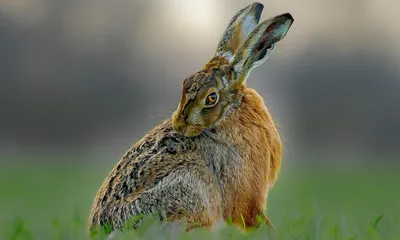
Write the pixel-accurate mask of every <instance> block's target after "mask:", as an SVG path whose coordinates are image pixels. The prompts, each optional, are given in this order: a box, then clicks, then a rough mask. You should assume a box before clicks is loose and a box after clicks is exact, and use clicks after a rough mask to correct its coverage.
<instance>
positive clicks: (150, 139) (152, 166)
mask: <svg viewBox="0 0 400 240" xmlns="http://www.w3.org/2000/svg"><path fill="white" fill-rule="evenodd" d="M194 141H195V140H194V139H190V138H184V137H181V136H179V135H177V134H176V133H175V132H174V131H173V130H172V126H171V121H170V120H167V121H165V122H164V123H162V124H160V125H158V126H157V127H155V128H154V129H153V130H151V131H150V132H149V133H148V134H147V135H146V136H144V137H143V138H142V139H141V140H140V141H139V142H137V143H136V144H135V145H134V146H132V148H131V149H129V150H128V151H127V152H126V154H125V155H124V156H123V157H122V159H121V160H120V161H119V162H118V163H117V164H116V165H115V166H114V168H113V170H112V171H111V172H110V174H109V175H108V177H107V178H106V179H105V181H104V183H103V185H102V187H101V188H100V189H99V191H98V193H97V196H96V199H95V202H94V204H93V207H92V214H91V221H92V223H93V224H95V225H98V224H100V225H101V224H104V223H105V222H107V221H106V219H110V218H112V217H113V216H112V215H114V216H115V214H116V213H115V211H116V210H117V209H121V207H122V205H123V204H129V203H130V204H133V203H134V202H135V201H136V200H140V199H141V198H144V197H148V196H154V197H157V196H159V198H162V197H163V196H162V195H159V194H153V193H154V192H155V191H154V189H155V188H157V191H158V190H161V191H160V193H162V192H163V191H164V190H163V189H165V190H167V191H170V190H168V189H172V188H174V189H176V188H177V187H179V186H184V188H185V189H186V190H185V191H186V192H187V189H188V188H190V187H195V186H196V185H199V184H200V185H202V184H204V183H205V182H208V181H209V179H210V178H208V177H207V175H209V173H208V170H207V169H208V168H207V164H206V162H205V160H204V159H202V156H201V154H199V152H198V151H196V149H195V143H194ZM207 184H209V182H208V183H207ZM182 190H184V189H182ZM174 191H175V190H174ZM164 192H165V191H164ZM144 194H145V195H146V196H144ZM193 194H194V193H193ZM155 200H156V201H159V200H157V199H155ZM141 202H142V203H143V200H142V201H141ZM142 208H143V206H142ZM120 212H123V210H120ZM114 225H115V224H114Z"/></svg>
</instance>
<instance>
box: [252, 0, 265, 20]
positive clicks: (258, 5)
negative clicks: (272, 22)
mask: <svg viewBox="0 0 400 240" xmlns="http://www.w3.org/2000/svg"><path fill="white" fill-rule="evenodd" d="M263 9H264V5H262V4H261V3H259V2H255V3H253V11H254V16H255V17H256V19H257V21H260V18H261V13H262V11H263Z"/></svg>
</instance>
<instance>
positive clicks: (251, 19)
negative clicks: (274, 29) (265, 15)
mask: <svg viewBox="0 0 400 240" xmlns="http://www.w3.org/2000/svg"><path fill="white" fill-rule="evenodd" d="M263 8H264V6H263V5H262V4H261V3H257V2H255V3H252V4H250V5H248V6H247V7H245V8H243V9H241V10H239V11H238V12H237V13H236V14H235V15H234V16H233V18H232V20H231V21H230V22H229V24H228V27H227V28H226V30H225V32H224V34H223V35H222V38H221V40H220V42H219V44H218V47H217V51H216V53H215V56H219V57H226V58H227V59H228V61H229V62H232V60H233V56H234V55H235V53H236V51H237V50H238V49H239V47H240V46H241V45H242V44H243V42H244V41H245V40H246V38H247V36H248V35H249V34H250V32H251V31H253V29H254V28H255V27H256V26H257V24H258V22H259V21H260V16H261V12H262V10H263Z"/></svg>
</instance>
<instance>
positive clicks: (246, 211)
mask: <svg viewBox="0 0 400 240" xmlns="http://www.w3.org/2000/svg"><path fill="white" fill-rule="evenodd" d="M262 9H263V6H262V4H260V3H253V4H251V5H249V6H247V7H246V8H243V9H241V10H240V11H238V12H237V13H236V14H235V16H234V17H233V19H232V20H231V22H230V23H229V25H228V27H227V29H226V30H225V33H224V34H223V37H222V39H221V41H220V43H219V45H218V47H217V50H216V53H215V56H214V57H212V59H211V60H210V61H209V62H208V63H207V64H206V65H205V66H204V67H203V68H202V69H201V70H200V71H198V72H196V73H194V74H192V75H190V76H189V77H187V78H186V79H185V80H184V81H183V85H182V95H181V100H180V102H179V105H178V107H177V110H176V111H175V112H174V114H173V115H172V116H171V118H170V119H168V120H166V121H164V122H163V123H161V124H160V125H158V126H156V127H155V128H154V129H153V130H151V131H150V132H149V133H147V134H146V135H145V136H144V137H143V138H142V139H141V140H140V141H138V142H137V143H136V144H135V145H133V146H132V147H131V148H130V149H129V150H128V151H127V152H126V153H125V155H124V156H123V157H122V159H121V160H120V161H119V162H118V163H117V164H116V165H115V167H114V168H113V169H112V171H111V172H110V174H109V175H108V176H107V178H106V179H105V180H104V182H103V185H102V186H101V187H100V189H99V190H98V193H97V195H96V198H95V200H94V202H93V206H92V210H91V213H90V218H89V223H90V224H89V225H90V229H96V228H98V227H100V226H104V225H109V226H111V230H115V229H121V228H122V227H123V226H124V225H125V224H126V223H127V222H128V221H129V220H130V219H131V218H132V217H135V216H138V215H142V214H144V215H146V214H150V213H159V216H160V219H161V220H163V222H164V223H165V225H164V226H165V228H166V229H169V231H170V232H180V231H181V230H190V229H192V228H194V227H199V226H201V227H206V228H208V229H209V230H213V229H215V228H216V227H217V226H219V225H220V224H221V222H223V221H226V220H228V219H230V220H232V222H233V223H234V224H237V225H239V226H241V227H244V228H248V227H254V226H258V224H259V222H258V220H257V216H259V215H261V216H263V217H264V221H265V223H266V224H268V225H271V223H270V221H269V219H268V217H267V216H266V215H265V211H266V198H267V195H268V191H269V189H270V188H271V187H272V186H273V185H274V183H275V181H276V179H277V176H278V173H279V170H280V166H281V153H282V146H281V141H280V137H279V134H278V131H277V128H276V125H275V123H274V121H273V120H272V117H271V115H270V114H269V112H268V110H267V108H266V106H265V104H264V101H263V98H262V97H261V96H260V95H259V94H258V93H257V92H256V91H255V90H254V89H250V88H248V87H247V86H246V80H247V76H248V75H249V73H250V71H251V70H252V69H253V68H254V67H256V66H258V65H260V64H261V63H262V62H263V61H265V60H266V59H267V58H268V56H269V54H270V53H271V51H272V49H274V47H275V45H276V43H277V42H278V41H280V40H281V39H282V38H283V37H284V36H285V35H286V32H287V31H288V30H289V27H290V26H291V24H292V22H293V18H292V17H291V15H290V14H282V15H279V16H276V17H274V18H271V19H269V20H266V21H264V22H262V23H260V24H258V22H259V20H260V15H261V11H262ZM140 223H141V220H139V221H138V222H136V223H134V226H133V227H135V228H137V227H139V226H140ZM172 229H173V230H172ZM179 229H180V230H179ZM167 232H168V231H167Z"/></svg>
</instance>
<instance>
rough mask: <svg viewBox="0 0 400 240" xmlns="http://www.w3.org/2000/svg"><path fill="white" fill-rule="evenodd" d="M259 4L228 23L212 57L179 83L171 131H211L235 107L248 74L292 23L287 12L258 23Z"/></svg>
mask: <svg viewBox="0 0 400 240" xmlns="http://www.w3.org/2000/svg"><path fill="white" fill-rule="evenodd" d="M262 10H263V5H262V4H261V3H253V4H251V5H249V6H247V7H245V8H243V9H241V10H240V11H238V12H237V13H236V14H235V16H234V17H233V18H232V20H231V21H230V23H229V25H228V27H227V29H226V30H225V32H224V34H223V36H222V39H221V41H220V43H219V44H218V47H217V50H216V53H215V56H214V57H213V58H212V59H211V60H210V62H208V63H207V64H206V66H205V67H204V68H203V69H202V70H200V71H199V72H197V73H195V74H193V75H191V76H189V77H187V78H186V79H185V80H184V82H183V90H182V98H181V101H180V103H179V106H178V109H177V110H176V111H175V112H174V114H173V116H172V126H173V128H174V130H175V131H177V132H179V133H181V134H183V135H185V136H187V137H193V136H197V135H199V134H200V133H201V132H202V131H203V130H204V129H208V128H213V127H215V126H217V125H218V124H219V123H220V122H221V121H223V120H224V119H225V118H226V116H227V115H228V114H229V113H230V112H231V111H232V110H234V109H235V107H237V106H238V105H239V104H240V102H241V99H242V91H243V89H244V88H245V82H246V78H247V76H248V75H249V73H250V71H251V70H252V69H253V68H254V67H257V66H259V65H260V64H261V63H263V62H264V61H265V60H266V59H267V58H268V56H269V55H270V53H271V51H272V50H273V49H274V47H275V44H276V43H277V42H279V41H280V40H282V39H283V37H284V36H285V35H286V33H287V32H288V30H289V28H290V26H291V25H292V23H293V18H292V16H291V15H290V14H289V13H286V14H282V15H279V16H276V17H274V18H271V19H268V20H266V21H264V22H262V23H260V24H258V22H259V21H260V16H261V12H262Z"/></svg>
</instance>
